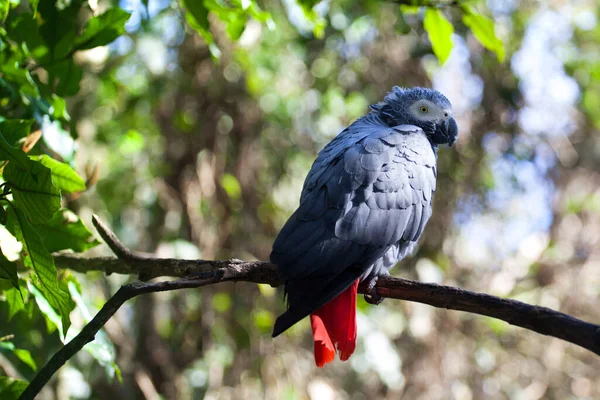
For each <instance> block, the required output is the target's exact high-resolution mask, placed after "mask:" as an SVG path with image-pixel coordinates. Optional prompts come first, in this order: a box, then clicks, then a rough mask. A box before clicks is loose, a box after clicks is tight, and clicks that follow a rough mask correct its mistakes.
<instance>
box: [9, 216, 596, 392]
mask: <svg viewBox="0 0 600 400" xmlns="http://www.w3.org/2000/svg"><path fill="white" fill-rule="evenodd" d="M93 222H94V225H95V226H96V229H98V232H99V233H100V235H101V236H102V238H103V239H104V240H105V241H106V243H107V244H108V246H109V247H110V248H111V250H112V251H113V252H114V253H115V255H117V257H118V258H109V257H98V258H83V257H80V256H74V255H69V254H57V255H55V257H54V259H55V263H56V266H57V267H59V268H65V269H71V270H73V271H77V272H83V273H85V272H89V271H103V272H105V273H106V274H111V273H118V274H126V275H133V274H138V275H139V278H140V280H149V279H152V278H156V277H161V276H162V277H164V276H171V277H178V278H179V279H177V280H173V281H167V282H156V283H144V282H134V283H131V284H128V285H125V286H122V287H121V288H120V289H119V290H118V291H117V292H116V293H115V295H114V296H113V297H111V298H110V299H109V300H108V301H107V302H106V304H105V305H104V306H103V307H102V309H101V310H100V311H99V312H98V314H97V315H96V316H95V317H94V319H92V320H91V321H90V322H89V323H88V324H87V325H86V326H85V327H84V328H83V330H82V331H81V332H80V333H79V334H78V335H77V336H76V337H75V338H73V339H72V340H71V341H70V342H69V343H67V344H66V345H65V346H64V347H63V348H62V349H60V350H59V351H58V352H57V353H56V354H55V355H54V356H53V357H52V358H51V359H50V361H48V363H47V364H46V365H45V366H44V367H43V368H42V369H41V370H40V371H39V372H38V374H37V375H36V376H35V378H34V379H33V380H32V381H31V383H30V384H29V386H28V387H27V389H26V390H25V392H23V394H22V395H21V397H20V399H33V398H34V397H35V396H36V395H37V393H38V392H39V391H40V390H41V389H42V387H43V386H44V385H45V384H46V383H47V382H48V381H49V380H50V378H51V377H52V375H53V374H54V373H55V372H56V371H57V370H58V369H59V368H60V367H61V366H63V365H64V364H65V363H66V362H67V360H69V359H70V358H71V357H73V355H75V354H76V353H77V352H78V351H79V350H81V349H82V348H83V346H84V345H85V344H87V343H89V342H91V341H92V340H93V339H94V336H95V334H96V332H98V331H99V330H100V329H101V328H102V327H103V326H104V324H105V323H106V322H107V321H108V320H109V319H110V318H111V317H112V316H113V315H114V314H115V312H117V310H118V309H119V308H120V307H121V306H122V305H123V303H125V302H126V301H127V300H129V299H131V298H133V297H135V296H139V295H141V294H146V293H154V292H163V291H168V290H179V289H188V288H197V287H200V286H205V285H210V284H215V283H219V282H227V281H244V282H253V283H263V284H269V285H271V286H279V285H281V284H282V283H283V281H282V280H281V279H280V278H279V276H278V275H277V272H276V269H275V266H274V265H273V264H271V263H269V262H264V261H241V260H224V261H206V260H179V259H171V258H152V257H148V256H143V255H140V254H136V253H133V252H132V251H131V250H129V249H128V248H127V247H125V246H124V245H123V244H122V243H121V242H120V241H119V239H118V238H117V237H116V235H115V234H114V233H113V232H112V231H111V230H110V229H108V228H107V227H106V226H105V225H104V224H103V223H102V222H101V221H100V220H99V219H98V218H97V217H96V216H94V219H93ZM376 290H377V294H379V295H380V296H383V297H388V298H393V299H400V300H407V301H414V302H419V303H424V304H428V305H431V306H433V307H438V308H446V309H448V310H459V311H466V312H469V313H473V314H479V315H485V316H488V317H492V318H497V319H501V320H503V321H506V322H508V323H509V324H511V325H515V326H520V327H522V328H525V329H529V330H532V331H534V332H538V333H541V334H543V335H548V336H553V337H556V338H559V339H563V340H566V341H568V342H571V343H573V344H577V345H579V346H581V347H583V348H585V349H588V350H590V351H592V352H594V353H596V354H598V355H600V326H598V325H595V324H591V323H588V322H585V321H582V320H580V319H577V318H575V317H572V316H570V315H567V314H563V313H560V312H558V311H554V310H551V309H549V308H546V307H538V306H533V305H530V304H526V303H523V302H520V301H516V300H509V299H502V298H499V297H495V296H491V295H488V294H483V293H476V292H471V291H468V290H463V289H459V288H455V287H451V286H443V285H437V284H433V283H422V282H415V281H411V280H407V279H401V278H393V277H382V278H380V279H379V280H378V281H377V285H376ZM365 291H366V287H365V286H364V285H361V286H359V292H360V293H365Z"/></svg>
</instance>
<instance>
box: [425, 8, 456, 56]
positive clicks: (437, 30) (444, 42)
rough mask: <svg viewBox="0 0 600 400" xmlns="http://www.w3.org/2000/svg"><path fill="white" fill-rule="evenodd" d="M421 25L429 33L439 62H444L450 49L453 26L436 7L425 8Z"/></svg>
mask: <svg viewBox="0 0 600 400" xmlns="http://www.w3.org/2000/svg"><path fill="white" fill-rule="evenodd" d="M423 27H424V28H425V30H426V31H427V34H428V35H429V41H430V42H431V47H432V48H433V52H434V54H435V55H436V56H437V58H438V59H439V60H440V63H442V64H443V63H445V62H446V60H447V59H448V57H450V52H451V51H452V33H453V32H454V27H453V26H452V24H451V23H450V21H448V20H447V19H446V17H445V16H444V14H442V12H441V11H440V10H439V9H437V8H427V10H425V20H424V21H423Z"/></svg>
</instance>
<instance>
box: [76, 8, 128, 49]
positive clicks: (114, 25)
mask: <svg viewBox="0 0 600 400" xmlns="http://www.w3.org/2000/svg"><path fill="white" fill-rule="evenodd" d="M130 15H131V14H130V13H128V12H127V11H125V10H123V9H122V8H119V7H112V8H110V9H108V10H107V11H106V12H105V13H104V14H100V15H98V16H97V17H94V18H92V19H90V20H89V21H88V22H87V24H86V25H85V27H84V28H83V32H82V34H81V36H79V37H77V38H76V39H75V46H74V48H75V49H77V50H83V49H92V48H94V47H98V46H104V45H107V44H109V43H111V42H112V41H114V40H115V39H116V38H118V37H119V36H121V35H122V34H123V33H125V23H126V22H127V20H128V19H129V17H130Z"/></svg>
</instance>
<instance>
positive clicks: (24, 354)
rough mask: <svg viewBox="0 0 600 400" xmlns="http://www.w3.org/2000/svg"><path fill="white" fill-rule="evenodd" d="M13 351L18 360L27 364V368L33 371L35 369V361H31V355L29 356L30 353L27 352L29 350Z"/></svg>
mask: <svg viewBox="0 0 600 400" xmlns="http://www.w3.org/2000/svg"><path fill="white" fill-rule="evenodd" d="M13 353H14V354H15V356H17V358H18V359H19V360H21V361H23V362H24V363H25V364H27V366H29V368H31V369H32V370H34V371H35V370H37V365H36V364H35V361H33V357H31V353H30V352H29V350H25V349H15V350H14V351H13Z"/></svg>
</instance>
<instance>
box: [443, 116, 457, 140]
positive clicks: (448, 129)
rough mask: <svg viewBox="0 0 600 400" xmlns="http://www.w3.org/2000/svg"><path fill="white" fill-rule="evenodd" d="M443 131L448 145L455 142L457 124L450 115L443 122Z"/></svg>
mask: <svg viewBox="0 0 600 400" xmlns="http://www.w3.org/2000/svg"><path fill="white" fill-rule="evenodd" d="M444 131H445V132H444V133H445V134H446V137H447V140H448V141H447V143H448V146H452V145H453V144H454V143H456V139H457V138H458V125H457V124H456V120H455V119H454V118H452V117H450V118H448V119H447V120H446V123H445V124H444Z"/></svg>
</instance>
